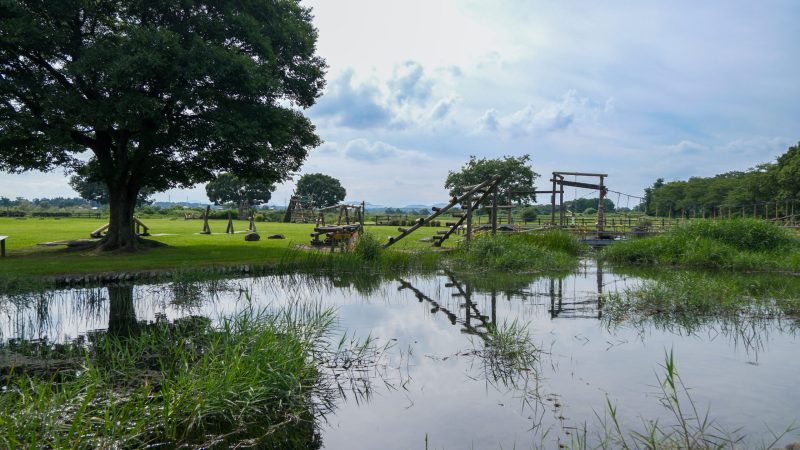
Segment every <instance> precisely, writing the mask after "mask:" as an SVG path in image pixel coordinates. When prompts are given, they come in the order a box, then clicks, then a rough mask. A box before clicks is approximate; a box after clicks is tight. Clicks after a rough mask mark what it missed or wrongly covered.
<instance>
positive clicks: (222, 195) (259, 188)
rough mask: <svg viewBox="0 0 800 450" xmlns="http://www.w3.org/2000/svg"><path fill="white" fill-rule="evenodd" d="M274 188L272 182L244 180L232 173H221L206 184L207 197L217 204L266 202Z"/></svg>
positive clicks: (257, 203) (249, 204)
mask: <svg viewBox="0 0 800 450" xmlns="http://www.w3.org/2000/svg"><path fill="white" fill-rule="evenodd" d="M274 190H275V184H274V183H267V182H265V181H263V180H246V179H243V178H239V177H237V176H236V175H234V174H232V173H221V174H219V175H218V176H217V178H216V179H215V180H213V181H210V182H209V183H208V184H206V194H207V195H208V199H209V200H211V201H212V202H214V204H217V205H219V204H223V203H231V202H233V203H236V204H240V205H241V204H246V205H247V206H251V205H259V204H263V203H267V202H268V201H269V199H270V198H272V191H274Z"/></svg>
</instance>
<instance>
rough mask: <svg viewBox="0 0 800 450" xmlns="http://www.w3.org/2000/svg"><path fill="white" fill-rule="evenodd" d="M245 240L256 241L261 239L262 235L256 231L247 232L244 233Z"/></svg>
mask: <svg viewBox="0 0 800 450" xmlns="http://www.w3.org/2000/svg"><path fill="white" fill-rule="evenodd" d="M244 240H245V241H249V242H254V241H258V240H261V236H259V235H258V233H256V232H252V233H247V234H245V235H244Z"/></svg>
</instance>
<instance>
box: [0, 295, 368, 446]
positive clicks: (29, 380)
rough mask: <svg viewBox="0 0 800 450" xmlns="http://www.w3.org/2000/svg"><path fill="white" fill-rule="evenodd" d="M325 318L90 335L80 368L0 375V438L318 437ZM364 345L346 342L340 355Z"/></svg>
mask: <svg viewBox="0 0 800 450" xmlns="http://www.w3.org/2000/svg"><path fill="white" fill-rule="evenodd" d="M332 320H333V315H332V313H331V312H330V311H310V310H305V309H303V310H298V309H294V310H291V309H290V310H285V311H281V312H277V313H270V314H267V313H266V312H253V311H249V312H244V313H241V314H239V315H237V316H235V317H233V318H229V319H223V320H222V321H221V322H220V323H219V325H217V326H211V323H210V321H209V320H208V319H203V318H191V320H186V321H184V322H182V323H181V324H176V325H174V326H173V325H167V324H154V325H147V326H145V327H144V328H142V329H139V330H137V331H136V332H135V333H134V334H133V335H131V336H114V335H111V334H107V333H103V334H102V335H99V336H95V337H94V338H92V339H91V340H90V344H89V345H87V346H86V347H85V348H83V351H82V353H83V358H82V359H83V363H82V364H80V366H79V367H75V368H71V369H70V368H62V369H60V370H58V371H55V372H52V371H51V372H48V371H44V372H41V371H38V372H24V373H17V372H16V371H15V370H14V369H13V368H12V369H11V370H10V371H8V372H7V373H6V374H5V376H4V377H3V379H2V389H1V390H0V447H3V448H79V449H80V448H141V447H145V446H151V445H158V446H159V448H177V447H181V448H183V447H185V446H189V447H198V446H201V447H203V448H229V446H231V445H247V446H258V447H259V448H263V447H266V448H315V447H318V446H319V445H320V438H319V435H318V430H317V425H316V418H318V417H320V416H324V415H325V414H326V413H327V412H329V411H330V410H331V409H332V408H333V401H334V399H333V397H332V395H333V394H335V393H336V392H338V390H337V389H335V388H331V386H329V384H330V383H331V380H333V379H334V378H335V377H333V376H328V374H327V371H328V366H329V365H330V364H329V363H330V361H334V360H337V359H340V358H341V351H342V349H331V348H329V347H328V344H329V342H328V336H329V332H330V330H331V324H332ZM342 343H344V341H342ZM369 345H370V344H369V343H365V344H364V345H354V346H352V347H353V348H348V349H346V350H347V352H348V353H347V354H348V355H349V356H348V360H352V359H353V358H354V357H358V354H360V353H363V352H366V351H369ZM342 378H346V377H342Z"/></svg>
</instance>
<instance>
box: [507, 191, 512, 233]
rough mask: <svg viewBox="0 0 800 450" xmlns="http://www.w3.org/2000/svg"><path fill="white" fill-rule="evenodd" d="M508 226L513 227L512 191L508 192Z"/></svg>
mask: <svg viewBox="0 0 800 450" xmlns="http://www.w3.org/2000/svg"><path fill="white" fill-rule="evenodd" d="M508 206H509V208H508V224H509V225H511V215H512V208H511V207H510V206H511V190H509V191H508Z"/></svg>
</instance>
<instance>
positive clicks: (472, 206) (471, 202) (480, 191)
mask: <svg viewBox="0 0 800 450" xmlns="http://www.w3.org/2000/svg"><path fill="white" fill-rule="evenodd" d="M499 184H500V177H492V178H490V179H488V180H486V181H484V182H483V183H479V184H476V185H474V186H466V187H464V192H463V193H462V194H461V195H460V196H458V197H453V198H452V199H450V203H448V204H447V205H445V206H444V207H442V208H431V209H432V213H431V214H430V215H429V216H428V217H421V218H419V219H417V220H416V221H415V223H414V225H412V226H411V227H409V228H398V231H399V232H400V234H399V235H398V236H390V237H389V242H387V243H386V244H384V245H383V248H388V247H390V246H392V245H394V243H396V242H397V241H399V240H401V239H403V238H404V237H406V236H408V235H409V234H411V233H413V232H414V231H416V230H418V229H419V228H420V227H423V226H425V225H426V224H428V223H430V221H431V220H433V219H435V218H437V217H439V216H440V215H442V214H444V213H446V212H447V211H449V210H450V209H452V208H453V207H454V206H456V205H459V204H461V205H462V209H463V206H464V205H466V212H461V213H458V214H455V215H454V217H458V221H456V222H454V223H453V224H452V226H451V227H450V229H449V230H447V231H439V232H437V233H441V234H437V235H436V236H434V238H433V245H434V246H435V247H440V246H441V245H442V243H443V242H444V241H445V240H447V238H449V237H450V236H451V235H452V234H453V233H455V232H456V230H458V228H459V227H460V226H461V225H462V224H463V223H464V222H466V228H467V230H466V239H467V241H468V242H469V241H470V240H471V239H472V214H473V212H474V211H475V210H476V209H477V208H478V207H479V206H480V205H481V203H483V202H484V201H485V200H486V198H487V197H488V196H489V195H490V194H491V195H492V234H495V233H497V210H498V204H497V188H498V185H499Z"/></svg>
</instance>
